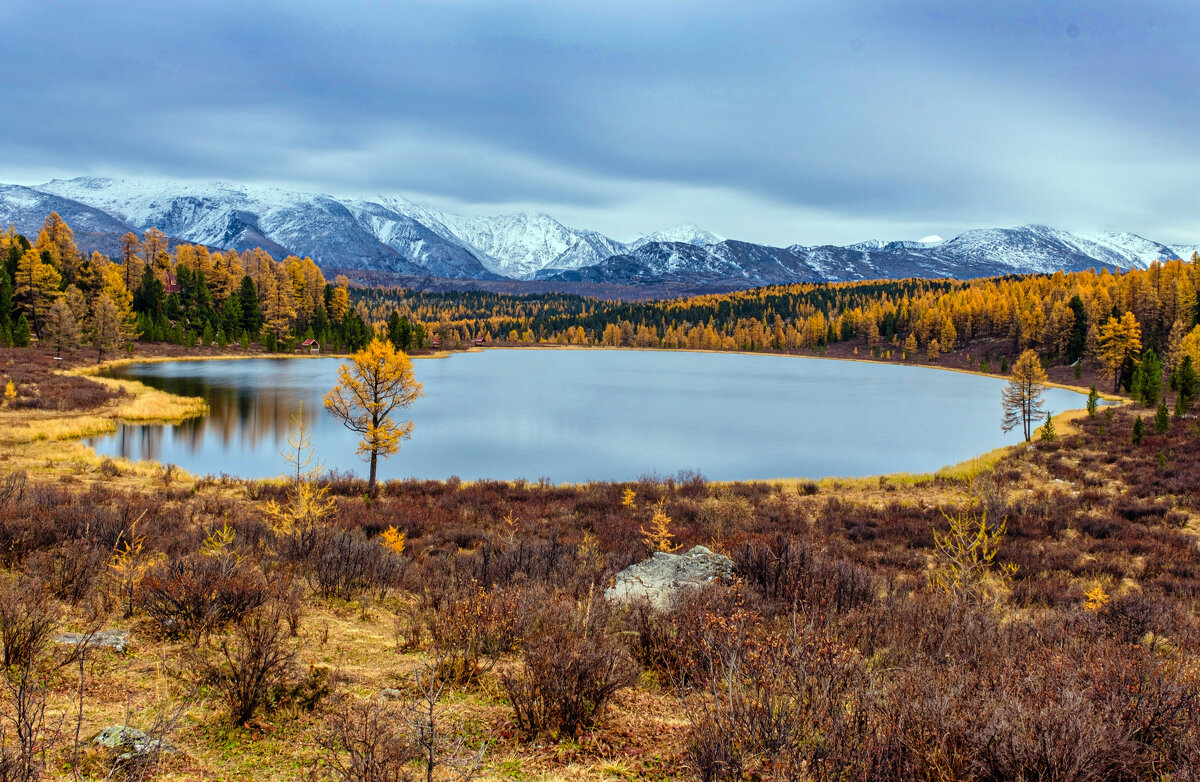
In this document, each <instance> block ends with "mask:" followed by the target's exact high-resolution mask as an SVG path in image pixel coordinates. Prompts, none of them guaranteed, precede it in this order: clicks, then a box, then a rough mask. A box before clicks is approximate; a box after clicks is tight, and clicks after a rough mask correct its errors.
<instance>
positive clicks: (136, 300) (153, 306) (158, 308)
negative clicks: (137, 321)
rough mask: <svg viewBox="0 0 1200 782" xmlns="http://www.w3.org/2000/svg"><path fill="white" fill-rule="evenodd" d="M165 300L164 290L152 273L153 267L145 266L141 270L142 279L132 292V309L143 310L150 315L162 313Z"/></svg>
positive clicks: (135, 310)
mask: <svg viewBox="0 0 1200 782" xmlns="http://www.w3.org/2000/svg"><path fill="white" fill-rule="evenodd" d="M165 300H166V290H165V289H164V288H163V284H162V282H160V281H159V279H158V276H157V275H156V274H155V273H154V268H153V267H151V266H149V265H148V266H146V268H145V270H144V271H142V279H141V280H140V281H139V282H138V286H137V290H135V291H134V292H133V311H134V312H144V313H146V314H147V315H150V316H156V315H159V314H161V313H162V311H163V304H164V302H165Z"/></svg>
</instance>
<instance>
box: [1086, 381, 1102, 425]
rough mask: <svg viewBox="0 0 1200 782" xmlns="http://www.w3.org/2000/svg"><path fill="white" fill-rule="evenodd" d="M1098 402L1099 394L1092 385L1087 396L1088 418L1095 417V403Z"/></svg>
mask: <svg viewBox="0 0 1200 782" xmlns="http://www.w3.org/2000/svg"><path fill="white" fill-rule="evenodd" d="M1099 402H1100V394H1098V393H1097V392H1096V387H1095V386H1092V387H1091V389H1089V390H1088V397H1087V414H1088V418H1095V417H1096V405H1097V404H1099Z"/></svg>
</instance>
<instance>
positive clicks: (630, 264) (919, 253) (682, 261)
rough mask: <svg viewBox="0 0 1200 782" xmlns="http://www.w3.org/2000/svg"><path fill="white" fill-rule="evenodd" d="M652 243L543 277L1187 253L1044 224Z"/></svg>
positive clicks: (814, 275) (610, 278)
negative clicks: (875, 236) (921, 237)
mask: <svg viewBox="0 0 1200 782" xmlns="http://www.w3.org/2000/svg"><path fill="white" fill-rule="evenodd" d="M684 247H686V249H684V248H683V247H681V246H680V245H676V244H673V243H671V242H651V243H649V244H646V245H643V246H641V247H638V248H637V249H635V250H633V251H632V252H630V253H626V254H624V255H619V256H616V257H613V258H610V259H608V260H607V261H605V262H604V263H601V264H598V265H597V266H593V267H589V268H586V269H580V270H578V271H576V272H569V273H568V272H563V273H557V274H551V275H543V276H542V278H543V279H550V280H563V281H576V280H578V281H587V282H609V283H625V282H640V283H650V282H654V283H687V284H698V283H704V282H708V281H712V280H715V279H722V280H727V281H733V280H739V281H742V282H744V283H745V284H746V285H747V286H753V285H772V284H779V283H788V282H808V281H816V280H826V281H844V280H867V279H880V278H889V277H890V278H895V277H926V278H932V277H957V278H970V277H988V276H992V275H999V274H1028V273H1031V272H1040V273H1049V272H1055V271H1058V270H1060V269H1061V270H1064V271H1077V270H1081V269H1091V268H1100V267H1107V268H1110V269H1118V268H1119V269H1130V268H1138V269H1144V268H1146V267H1147V266H1149V264H1150V263H1152V262H1153V261H1155V260H1163V261H1166V260H1172V259H1174V258H1177V257H1179V255H1180V254H1179V253H1178V252H1177V251H1176V250H1175V249H1174V248H1170V247H1167V246H1166V245H1162V244H1158V243H1156V242H1152V241H1150V240H1148V239H1145V238H1143V237H1141V236H1137V235H1136V234H1128V233H1125V234H1117V233H1103V234H1071V233H1068V232H1066V231H1060V230H1057V229H1054V228H1048V227H1046V226H1041V225H1026V226H1020V227H1017V228H987V229H981V230H975V231H967V232H965V233H962V234H959V235H958V236H956V237H954V238H953V239H950V240H949V241H941V242H883V241H867V242H859V243H857V244H853V245H849V246H847V247H838V246H834V245H823V246H817V247H809V246H806V245H801V244H795V245H792V246H790V247H766V246H763V245H756V244H749V243H746V242H734V241H729V240H726V241H723V242H718V243H717V244H714V245H711V246H708V247H694V246H691V245H688V246H684Z"/></svg>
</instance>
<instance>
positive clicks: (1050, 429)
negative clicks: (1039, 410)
mask: <svg viewBox="0 0 1200 782" xmlns="http://www.w3.org/2000/svg"><path fill="white" fill-rule="evenodd" d="M1057 436H1058V434H1057V432H1055V431H1054V413H1051V412H1050V411H1047V412H1046V424H1045V425H1044V426H1043V427H1042V433H1041V438H1042V441H1043V442H1052V441H1053V440H1054V438H1055V437H1057Z"/></svg>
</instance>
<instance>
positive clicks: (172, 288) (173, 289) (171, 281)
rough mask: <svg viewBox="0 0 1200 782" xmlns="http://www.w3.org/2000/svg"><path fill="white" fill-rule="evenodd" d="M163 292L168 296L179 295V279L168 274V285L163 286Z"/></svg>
mask: <svg viewBox="0 0 1200 782" xmlns="http://www.w3.org/2000/svg"><path fill="white" fill-rule="evenodd" d="M163 292H164V293H167V294H171V293H179V278H178V277H176V276H175V275H174V274H171V273H170V272H167V284H166V285H164V286H163Z"/></svg>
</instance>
